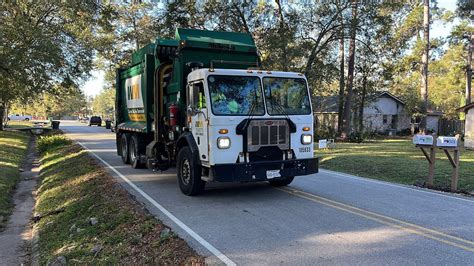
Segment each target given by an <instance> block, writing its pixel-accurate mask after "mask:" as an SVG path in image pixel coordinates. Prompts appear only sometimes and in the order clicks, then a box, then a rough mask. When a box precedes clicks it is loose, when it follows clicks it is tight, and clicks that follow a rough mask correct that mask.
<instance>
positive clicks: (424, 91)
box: [420, 0, 430, 132]
mask: <svg viewBox="0 0 474 266" xmlns="http://www.w3.org/2000/svg"><path fill="white" fill-rule="evenodd" d="M423 33H424V34H423V35H424V40H423V41H424V49H423V57H422V59H421V62H422V66H421V67H422V70H421V100H422V101H423V103H422V106H421V113H422V115H423V117H422V119H421V125H420V131H422V132H425V131H426V115H427V112H428V55H429V52H430V1H429V0H423Z"/></svg>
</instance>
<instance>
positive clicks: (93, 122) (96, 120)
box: [89, 116, 102, 127]
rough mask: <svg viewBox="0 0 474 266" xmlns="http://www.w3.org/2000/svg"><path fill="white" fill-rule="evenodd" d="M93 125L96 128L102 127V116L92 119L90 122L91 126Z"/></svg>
mask: <svg viewBox="0 0 474 266" xmlns="http://www.w3.org/2000/svg"><path fill="white" fill-rule="evenodd" d="M92 125H96V126H99V127H101V126H102V118H100V116H93V117H91V119H90V120H89V126H92Z"/></svg>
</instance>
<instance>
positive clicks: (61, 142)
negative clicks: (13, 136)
mask: <svg viewBox="0 0 474 266" xmlns="http://www.w3.org/2000/svg"><path fill="white" fill-rule="evenodd" d="M68 144H71V140H70V139H68V138H66V137H65V136H64V135H60V134H57V135H49V136H41V137H40V138H39V139H38V141H37V146H36V147H37V149H38V151H39V152H40V153H44V152H46V151H49V150H54V149H56V148H58V147H62V146H65V145H68Z"/></svg>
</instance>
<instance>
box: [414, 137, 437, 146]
mask: <svg viewBox="0 0 474 266" xmlns="http://www.w3.org/2000/svg"><path fill="white" fill-rule="evenodd" d="M413 144H417V145H433V136H431V135H415V136H413Z"/></svg>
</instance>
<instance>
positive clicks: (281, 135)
mask: <svg viewBox="0 0 474 266" xmlns="http://www.w3.org/2000/svg"><path fill="white" fill-rule="evenodd" d="M247 130H248V132H247V133H248V134H247V136H248V142H247V150H248V151H249V152H253V151H258V149H260V147H265V146H278V147H279V148H280V149H281V150H287V149H289V148H290V132H289V131H290V128H289V126H288V121H286V120H252V121H250V123H249V126H248V129H247Z"/></svg>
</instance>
